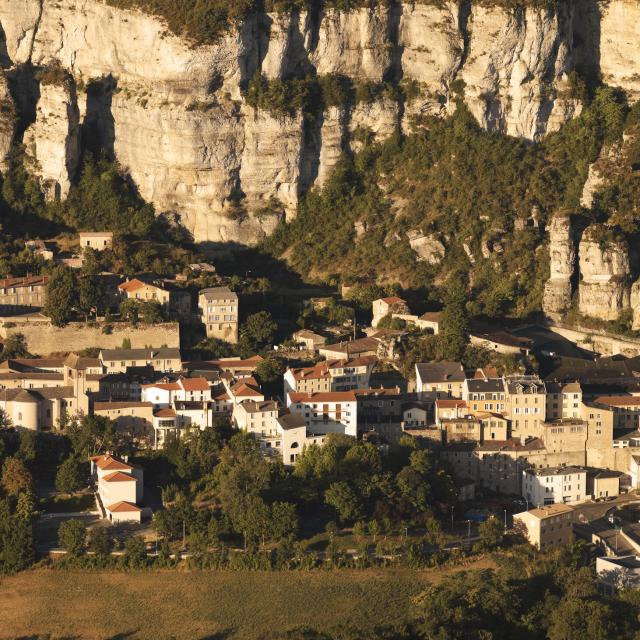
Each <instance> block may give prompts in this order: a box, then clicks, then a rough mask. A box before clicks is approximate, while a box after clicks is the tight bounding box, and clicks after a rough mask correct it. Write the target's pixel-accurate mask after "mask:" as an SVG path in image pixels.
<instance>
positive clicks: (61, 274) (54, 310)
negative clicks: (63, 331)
mask: <svg viewBox="0 0 640 640" xmlns="http://www.w3.org/2000/svg"><path fill="white" fill-rule="evenodd" d="M77 304H78V283H77V279H76V276H75V274H74V272H73V270H72V269H70V268H69V267H66V266H63V265H61V266H58V267H56V268H55V269H54V270H53V272H52V273H51V279H50V280H49V284H48V285H47V299H46V302H45V305H44V308H43V309H42V312H43V313H44V314H45V315H46V316H49V318H51V322H52V323H53V324H54V325H55V326H56V327H62V326H64V325H65V324H66V323H67V322H68V321H69V320H70V318H71V316H72V313H73V308H74V307H75V306H76V305H77Z"/></svg>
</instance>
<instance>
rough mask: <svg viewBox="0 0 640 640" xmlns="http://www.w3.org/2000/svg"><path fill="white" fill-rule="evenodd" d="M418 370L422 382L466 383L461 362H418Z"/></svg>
mask: <svg viewBox="0 0 640 640" xmlns="http://www.w3.org/2000/svg"><path fill="white" fill-rule="evenodd" d="M416 370H417V372H418V374H419V375H420V379H421V380H422V382H464V379H465V373H464V369H463V367H462V365H461V364H460V363H459V362H418V363H417V364H416Z"/></svg>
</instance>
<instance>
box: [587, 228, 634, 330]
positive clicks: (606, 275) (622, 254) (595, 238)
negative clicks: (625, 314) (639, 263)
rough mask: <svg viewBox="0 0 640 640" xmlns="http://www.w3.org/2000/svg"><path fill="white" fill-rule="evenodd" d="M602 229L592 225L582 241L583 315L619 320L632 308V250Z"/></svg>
mask: <svg viewBox="0 0 640 640" xmlns="http://www.w3.org/2000/svg"><path fill="white" fill-rule="evenodd" d="M605 233H606V229H605V228H603V227H602V226H601V225H591V226H589V227H587V229H586V230H585V232H584V234H583V236H582V239H581V241H580V249H579V255H580V288H579V310H580V313H582V314H584V315H587V316H592V317H594V318H600V319H602V320H616V319H617V318H618V317H619V315H620V312H621V311H622V310H623V309H626V308H628V307H629V304H630V300H629V295H630V286H629V276H630V263H629V246H628V244H627V242H626V241H625V240H623V239H617V240H610V239H607V238H606V236H605Z"/></svg>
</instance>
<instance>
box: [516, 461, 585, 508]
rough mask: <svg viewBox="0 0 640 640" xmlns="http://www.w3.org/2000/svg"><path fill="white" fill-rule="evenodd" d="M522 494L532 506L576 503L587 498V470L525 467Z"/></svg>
mask: <svg viewBox="0 0 640 640" xmlns="http://www.w3.org/2000/svg"><path fill="white" fill-rule="evenodd" d="M522 474H523V475H522V495H523V497H524V498H525V499H526V500H528V502H529V505H530V506H532V507H544V506H545V505H548V504H556V503H564V504H577V503H579V502H584V501H585V500H586V499H587V472H586V470H585V469H580V468H578V467H550V468H547V469H525V470H524V471H523V472H522Z"/></svg>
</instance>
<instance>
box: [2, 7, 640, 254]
mask: <svg viewBox="0 0 640 640" xmlns="http://www.w3.org/2000/svg"><path fill="white" fill-rule="evenodd" d="M587 4H588V3H587V2H586V0H569V1H568V2H562V3H555V4H554V5H553V7H549V8H544V9H543V8H535V7H528V8H526V9H525V8H518V9H512V10H507V9H504V8H500V7H497V6H496V7H491V6H489V3H485V2H483V3H479V2H474V1H473V0H471V2H462V3H458V2H453V1H446V0H445V1H443V2H439V3H425V4H411V3H400V4H395V5H393V6H388V5H386V4H383V3H379V4H377V6H374V7H366V8H360V9H354V10H352V11H349V12H339V11H335V10H326V11H319V12H305V11H297V10H294V11H292V12H291V13H288V14H274V13H269V14H258V15H254V16H252V17H251V18H249V19H248V20H247V21H246V22H245V23H244V24H242V25H239V26H238V27H236V28H233V29H231V30H230V31H229V32H228V33H227V34H225V35H223V36H222V37H221V38H220V39H219V40H218V41H217V42H215V43H213V44H210V45H204V46H192V45H191V44H190V43H189V42H187V41H185V40H184V39H181V38H179V37H176V36H175V35H172V34H171V33H170V32H169V31H168V29H167V27H166V25H164V24H163V23H162V21H161V20H159V19H157V18H155V17H153V16H149V15H145V14H143V13H142V12H139V11H128V10H121V9H117V8H114V7H112V6H110V5H108V4H106V3H104V2H103V1H102V0H0V32H1V33H3V34H4V40H3V41H2V42H1V43H0V66H2V67H3V68H5V69H8V70H11V71H12V70H15V69H16V68H19V67H20V66H21V65H23V66H24V69H25V70H26V71H25V72H28V71H29V70H30V69H31V68H32V67H31V66H30V65H33V68H34V69H38V68H42V67H44V66H47V65H49V64H51V63H52V62H56V63H59V64H60V65H61V66H62V67H64V68H65V69H67V70H68V71H69V72H70V74H71V75H72V76H73V79H74V81H75V83H76V86H77V87H79V88H78V91H77V93H78V95H77V101H76V104H73V96H70V95H63V94H62V93H60V94H59V95H58V96H57V97H54V96H53V94H52V92H51V91H50V90H49V91H48V90H45V91H44V92H43V91H41V92H40V104H38V105H34V108H33V112H34V113H35V114H36V120H35V122H33V124H31V126H30V127H29V128H28V130H27V134H26V138H25V141H26V142H28V143H29V146H30V148H31V149H32V150H33V149H35V151H32V153H31V157H32V159H33V166H34V167H36V169H35V170H36V171H39V173H38V175H40V176H41V177H42V179H43V181H45V182H47V181H52V184H53V183H54V182H55V183H57V184H58V185H60V192H61V193H64V191H65V189H67V188H68V186H67V181H68V178H69V176H70V175H72V174H73V161H72V160H73V158H72V156H73V148H74V145H75V142H74V136H75V133H74V131H75V128H76V125H75V124H74V119H75V115H74V114H75V112H76V110H77V112H78V113H79V126H80V129H81V130H82V131H83V133H84V134H85V135H88V134H89V132H91V133H92V134H93V135H97V136H98V137H99V138H100V143H101V145H102V147H103V148H104V149H105V150H106V151H107V152H108V153H110V154H111V155H112V156H113V157H115V158H117V159H118V160H119V162H120V164H121V165H122V166H123V167H124V168H125V169H126V170H127V171H128V172H129V173H130V175H131V177H132V179H133V181H134V182H135V184H136V185H137V187H138V189H139V191H140V193H141V195H142V196H143V197H144V198H145V199H148V200H149V201H151V202H152V203H153V204H154V205H155V207H156V210H157V211H158V212H176V213H178V214H179V216H180V219H181V221H182V222H183V223H184V224H185V225H186V226H187V228H188V229H189V230H190V231H191V233H192V234H193V236H194V238H195V240H196V241H201V242H240V243H245V244H251V243H254V242H256V241H257V240H258V239H260V238H261V237H262V236H263V235H264V234H265V233H268V232H269V230H270V229H271V228H272V226H273V218H272V217H269V216H264V215H261V216H258V217H256V216H255V215H254V214H255V213H256V212H257V211H259V210H261V209H264V205H265V203H267V202H270V201H271V199H272V197H273V198H277V199H278V200H279V201H280V202H281V203H282V205H283V206H284V208H285V210H286V212H287V215H288V216H292V215H294V214H295V209H296V205H297V202H298V200H299V198H300V197H301V195H303V194H304V193H305V192H306V191H307V190H308V189H309V188H311V187H313V186H322V184H324V183H325V182H326V180H327V177H328V176H329V175H330V172H331V170H332V168H333V167H334V166H335V163H336V162H337V160H338V158H339V157H340V155H341V154H342V153H343V152H345V151H348V150H349V149H355V150H357V149H358V148H359V142H358V140H359V137H360V134H361V133H362V132H363V131H365V132H368V133H369V134H370V133H372V134H373V136H374V137H375V139H383V138H385V137H387V136H389V135H391V134H392V133H394V132H395V131H396V130H397V129H398V128H399V127H401V128H403V129H404V130H405V131H406V130H408V128H409V126H410V122H411V120H412V116H414V115H418V114H425V113H428V114H441V115H444V114H447V113H450V112H451V111H452V110H453V109H454V108H455V104H456V101H455V100H454V99H453V98H454V97H457V96H464V100H465V101H466V103H467V104H468V106H469V108H470V109H471V111H472V112H473V113H474V114H475V116H476V117H477V118H478V120H479V122H480V123H481V124H482V126H484V127H485V128H487V129H489V130H494V131H501V132H504V133H508V134H511V135H516V136H522V137H526V138H529V139H536V138H539V137H541V136H543V135H544V134H545V133H547V132H548V131H551V130H555V129H557V128H558V127H559V126H560V124H562V123H563V122H565V121H566V120H567V119H569V118H571V117H573V116H574V115H575V114H576V113H578V111H579V109H580V104H579V103H578V102H577V101H576V100H575V99H574V98H572V97H571V95H570V91H569V86H568V79H567V78H568V74H569V72H570V71H571V70H572V68H573V64H574V62H575V59H577V58H578V57H579V58H580V59H581V60H582V59H585V58H588V57H589V56H591V57H593V58H594V59H595V60H596V63H597V64H598V65H599V67H600V68H601V69H602V72H603V74H604V75H605V77H611V79H612V82H613V83H614V84H617V85H620V86H622V87H624V88H627V89H628V90H629V91H630V92H632V93H633V94H634V95H635V93H636V92H637V90H638V80H637V78H638V77H640V75H638V73H637V71H636V69H635V67H636V66H637V65H638V64H640V62H638V59H637V56H636V55H635V53H636V51H635V49H636V40H637V35H638V34H637V29H638V28H639V27H638V26H637V25H638V24H640V21H639V20H637V17H638V16H636V13H637V12H638V11H640V10H639V9H638V8H637V6H636V4H635V3H633V2H631V0H611V2H608V3H607V4H606V6H604V5H603V8H602V16H600V15H599V14H598V12H597V11H593V10H592V9H590V11H591V13H590V14H589V15H590V18H589V20H590V21H588V20H585V19H583V18H584V15H586V13H587V9H588V7H587ZM589 6H590V5H589ZM596 27H598V28H596ZM576 30H577V31H579V32H580V42H579V43H577V42H575V43H574V41H573V33H574V31H576ZM574 54H575V55H574ZM594 64H595V63H594ZM256 73H260V74H262V75H263V76H264V77H265V78H288V77H291V76H294V75H298V76H299V75H309V76H322V75H325V74H340V75H344V76H347V77H348V78H349V79H351V81H352V82H353V83H354V84H358V83H364V82H375V83H380V82H382V81H385V82H387V81H389V82H392V83H394V82H398V81H402V83H403V86H405V85H406V86H407V87H410V90H409V91H408V93H407V96H408V97H407V99H406V100H405V99H403V98H400V99H396V98H392V97H388V96H386V95H385V97H380V96H379V97H378V98H377V99H375V100H373V101H372V102H365V101H363V102H359V103H358V104H350V105H342V106H337V107H330V108H329V109H325V112H324V114H317V117H315V118H313V119H311V120H309V121H305V119H304V118H302V116H294V117H289V116H286V117H282V116H276V115H275V114H273V113H267V112H263V111H261V112H259V113H255V112H254V111H253V109H251V108H250V107H249V106H248V105H246V104H244V100H243V89H244V87H246V84H247V82H248V81H249V80H250V79H251V78H252V77H253V76H254V75H255V74H256ZM3 86H4V85H3V84H2V81H1V80H0V160H1V159H2V157H4V155H6V149H8V144H9V142H8V141H10V140H11V139H13V137H14V128H13V124H11V123H9V124H7V123H8V122H9V120H7V118H5V113H4V110H3V105H4V104H5V102H6V101H5V100H4V99H3V95H4V94H3V92H4V89H3ZM5 93H6V92H5ZM47 93H49V95H47ZM7 95H8V94H7ZM54 99H55V100H57V101H58V102H59V104H57V105H55V106H54V105H53V103H52V100H54ZM7 104H9V103H8V102H7ZM46 114H50V115H51V122H49V118H48V117H47V116H46ZM65 114H66V115H65ZM45 120H46V122H45ZM65 122H66V126H65V124H64V123H65ZM65 131H66V133H65ZM45 138H47V139H45ZM45 149H46V151H45ZM45 156H46V157H45ZM54 165H57V166H54ZM38 167H39V168H38ZM238 203H239V204H238ZM238 211H242V212H243V213H242V214H241V215H240V214H239V213H238Z"/></svg>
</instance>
